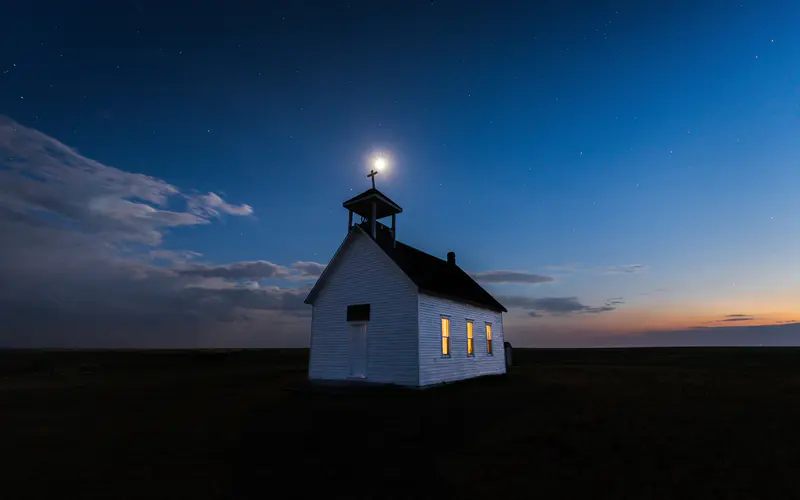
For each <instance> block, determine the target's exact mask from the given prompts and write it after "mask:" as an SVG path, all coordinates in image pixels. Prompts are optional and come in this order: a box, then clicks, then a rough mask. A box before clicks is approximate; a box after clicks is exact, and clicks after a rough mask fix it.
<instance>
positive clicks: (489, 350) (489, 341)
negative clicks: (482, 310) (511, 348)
mask: <svg viewBox="0 0 800 500" xmlns="http://www.w3.org/2000/svg"><path fill="white" fill-rule="evenodd" d="M484 335H485V336H486V355H487V356H494V328H493V327H492V324H491V323H490V322H488V321H486V322H485V323H484Z"/></svg>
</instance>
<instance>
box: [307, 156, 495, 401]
mask: <svg viewBox="0 0 800 500" xmlns="http://www.w3.org/2000/svg"><path fill="white" fill-rule="evenodd" d="M374 175H375V172H372V173H371V177H372V182H373V187H372V188H371V189H368V190H366V191H364V192H363V193H361V194H359V195H358V196H355V197H353V198H352V199H350V200H347V201H345V202H344V203H343V206H344V208H346V209H347V210H348V213H349V217H348V223H347V236H346V237H345V239H344V241H343V242H342V244H341V245H340V246H339V249H338V250H337V251H336V253H335V254H334V256H333V258H332V259H331V261H330V263H329V264H328V266H327V267H326V268H325V271H324V272H323V273H322V275H321V276H320V277H319V279H318V280H317V283H316V284H315V285H314V288H313V289H312V290H311V292H310V293H309V294H308V297H307V298H306V300H305V302H306V303H307V304H311V305H312V321H311V356H310V361H309V367H308V376H309V379H310V380H312V381H315V380H357V381H364V382H374V383H388V384H397V385H402V386H410V387H423V386H429V385H434V384H440V383H443V382H452V381H456V380H463V379H468V378H472V377H479V376H482V375H490V374H503V373H505V372H506V359H505V357H506V350H505V343H504V339H503V313H504V312H506V309H505V308H504V307H503V306H502V305H501V304H500V303H499V302H498V301H497V300H495V299H494V297H492V296H491V295H490V294H489V293H488V292H487V291H486V290H484V289H483V288H482V287H481V286H480V285H479V284H478V283H476V282H475V280H473V279H472V277H471V276H470V275H469V274H467V273H466V272H464V271H463V270H462V269H461V268H460V267H458V265H457V264H456V256H455V253H453V252H450V253H448V254H447V259H446V260H443V259H440V258H437V257H434V256H433V255H429V254H427V253H425V252H423V251H421V250H417V249H416V248H413V247H410V246H408V245H405V244H403V243H401V242H399V241H397V238H396V234H397V226H396V216H397V214H399V213H401V212H402V211H403V209H402V208H400V206H399V205H397V204H396V203H395V202H393V201H392V200H391V199H389V197H387V196H386V195H385V194H383V193H381V192H380V191H378V190H377V189H375V187H374V182H375V178H374ZM354 215H356V216H359V217H360V218H361V220H360V221H356V222H355V223H354V221H353V216H354ZM388 217H391V226H387V225H384V224H383V223H381V222H379V221H380V220H382V219H386V218H388Z"/></svg>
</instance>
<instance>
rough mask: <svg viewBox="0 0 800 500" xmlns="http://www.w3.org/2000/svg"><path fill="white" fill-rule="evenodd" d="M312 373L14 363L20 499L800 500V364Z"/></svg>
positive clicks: (283, 357) (793, 360) (9, 357)
mask: <svg viewBox="0 0 800 500" xmlns="http://www.w3.org/2000/svg"><path fill="white" fill-rule="evenodd" d="M307 357H308V353H307V351H304V350H285V351H278V350H248V351H150V352H146V351H127V352H125V351H116V352H115V351H68V352H65V351H0V429H2V431H1V432H2V434H0V436H1V438H0V449H1V450H2V451H3V457H4V460H3V466H2V471H3V474H2V476H3V498H8V499H14V498H48V499H51V498H53V496H54V495H58V497H59V498H81V499H86V498H116V499H122V498H192V499H194V500H200V499H212V498H213V499H219V498H269V497H275V498H286V497H289V498H295V497H308V496H312V495H313V496H317V495H321V496H323V497H356V498H386V497H392V498H412V497H413V498H419V497H438V498H443V497H444V498H459V499H463V498H495V497H499V498H503V497H512V498H535V497H539V498H548V499H551V498H575V497H591V498H598V497H614V498H637V499H644V498H704V499H707V498H756V497H771V498H786V497H793V496H798V495H800V481H797V480H796V471H797V470H798V466H800V446H798V445H800V429H799V428H798V426H799V425H800V349H783V348H781V349H771V348H756V349H739V348H730V349H697V348H695V349H630V350H624V349H621V350H521V349H517V350H515V353H514V360H515V362H516V364H517V366H514V367H513V368H512V369H511V371H510V374H509V376H507V377H493V378H490V379H483V380H477V381H472V382H465V383H459V384H452V385H449V386H445V387H440V388H436V389H429V390H425V391H407V390H400V389H393V388H373V389H363V390H353V389H348V388H327V389H325V390H320V389H316V390H312V389H310V388H309V387H308V386H307V385H306V384H305V383H304V380H305V367H306V362H307Z"/></svg>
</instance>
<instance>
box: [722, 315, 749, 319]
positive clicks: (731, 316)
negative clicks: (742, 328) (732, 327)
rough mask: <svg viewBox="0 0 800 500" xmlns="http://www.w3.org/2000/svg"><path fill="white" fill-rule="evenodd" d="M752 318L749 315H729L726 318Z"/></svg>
mask: <svg viewBox="0 0 800 500" xmlns="http://www.w3.org/2000/svg"><path fill="white" fill-rule="evenodd" d="M748 316H750V315H749V314H728V315H727V316H725V317H726V318H746V317H748Z"/></svg>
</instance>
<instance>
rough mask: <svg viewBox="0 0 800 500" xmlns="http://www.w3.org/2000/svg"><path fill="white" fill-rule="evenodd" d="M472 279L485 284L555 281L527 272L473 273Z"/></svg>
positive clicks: (548, 277) (549, 277)
mask: <svg viewBox="0 0 800 500" xmlns="http://www.w3.org/2000/svg"><path fill="white" fill-rule="evenodd" d="M472 277H473V278H475V279H476V280H477V281H480V282H483V283H527V284H537V283H548V282H551V281H553V278H552V277H551V276H543V275H540V274H533V273H529V272H525V271H484V272H481V273H472Z"/></svg>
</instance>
